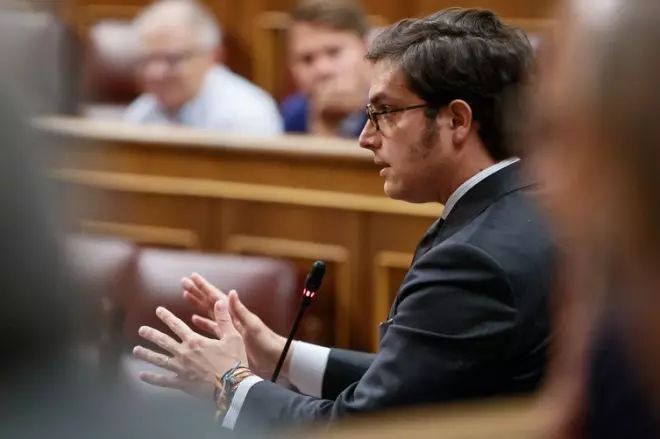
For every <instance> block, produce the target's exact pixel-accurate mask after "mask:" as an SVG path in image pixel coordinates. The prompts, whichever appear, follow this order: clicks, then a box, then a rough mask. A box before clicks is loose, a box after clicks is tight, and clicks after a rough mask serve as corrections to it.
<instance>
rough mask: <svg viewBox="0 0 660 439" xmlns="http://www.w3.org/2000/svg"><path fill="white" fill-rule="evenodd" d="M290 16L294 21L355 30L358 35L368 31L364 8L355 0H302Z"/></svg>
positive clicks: (363, 34) (365, 34) (362, 35)
mask: <svg viewBox="0 0 660 439" xmlns="http://www.w3.org/2000/svg"><path fill="white" fill-rule="evenodd" d="M291 16H292V18H293V22H294V23H300V22H308V23H318V24H323V25H325V26H328V27H330V28H332V29H338V30H345V31H351V32H355V33H356V34H358V35H359V36H360V37H366V36H367V34H368V32H369V25H368V24H367V18H366V16H365V13H364V10H363V9H362V7H361V6H360V4H359V3H358V2H357V1H355V0H302V1H300V2H299V3H298V6H297V7H296V9H294V11H293V13H292V14H291Z"/></svg>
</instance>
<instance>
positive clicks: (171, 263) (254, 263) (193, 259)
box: [124, 249, 300, 344]
mask: <svg viewBox="0 0 660 439" xmlns="http://www.w3.org/2000/svg"><path fill="white" fill-rule="evenodd" d="M193 272H197V273H199V274H201V275H202V276H204V277H205V278H206V279H208V281H209V282H211V283H212V284H213V285H215V286H216V287H218V288H219V289H221V290H222V291H224V292H225V293H228V292H229V291H230V290H232V289H235V290H236V291H238V293H239V296H240V298H241V300H242V301H243V303H245V305H246V306H247V307H248V308H250V309H251V310H252V311H253V312H254V313H255V314H257V315H259V316H260V317H261V318H262V319H263V320H264V322H266V323H267V324H268V326H270V327H271V328H272V329H273V330H274V331H276V332H278V333H280V334H286V333H287V331H288V329H289V327H290V326H291V324H292V323H293V319H294V318H295V312H296V310H297V305H298V300H299V298H300V296H299V294H298V291H297V288H296V285H297V282H298V277H297V274H296V270H295V268H294V267H293V266H292V265H291V264H290V263H288V262H285V261H280V260H275V259H271V258H260V257H248V256H234V255H218V254H205V253H194V252H182V251H176V250H160V249H143V250H140V252H139V256H138V258H137V262H136V273H135V276H136V288H137V291H136V294H135V296H134V297H131V298H127V301H126V320H125V325H124V333H125V337H126V341H127V342H128V343H133V344H134V343H136V342H139V341H140V340H141V339H139V338H138V336H137V331H138V328H139V327H140V326H142V325H148V326H152V327H155V328H158V329H160V330H163V331H168V330H167V329H166V326H165V325H163V324H162V323H161V322H160V320H159V319H158V318H157V317H156V315H155V311H156V307H158V306H164V307H166V308H168V309H169V310H170V311H172V312H173V313H174V314H176V315H177V316H179V317H180V318H182V319H183V320H184V321H186V322H190V317H191V316H192V314H193V313H194V312H198V311H197V310H195V309H193V308H192V307H190V306H189V305H188V304H187V302H185V301H184V300H183V298H182V295H181V282H180V281H181V278H182V277H184V276H190V274H191V273H193Z"/></svg>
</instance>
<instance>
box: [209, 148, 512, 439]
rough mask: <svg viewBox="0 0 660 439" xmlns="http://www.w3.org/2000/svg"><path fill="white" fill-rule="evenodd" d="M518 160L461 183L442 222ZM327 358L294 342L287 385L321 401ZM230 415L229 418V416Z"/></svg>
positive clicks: (229, 423) (237, 403)
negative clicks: (470, 193)
mask: <svg viewBox="0 0 660 439" xmlns="http://www.w3.org/2000/svg"><path fill="white" fill-rule="evenodd" d="M519 160H520V159H519V158H517V157H513V158H510V159H507V160H503V161H501V162H498V163H496V164H494V165H492V166H489V167H488V168H486V169H484V170H482V171H480V172H479V173H477V174H475V175H473V176H472V177H471V178H469V179H468V180H466V181H465V182H463V184H461V185H460V186H459V187H458V188H457V189H456V190H455V191H454V192H453V193H452V194H451V196H450V197H449V199H448V200H447V203H446V204H445V208H444V210H443V211H442V218H443V219H447V216H448V215H449V213H450V212H451V211H452V210H453V208H454V206H456V203H458V200H460V199H461V198H462V197H463V196H464V195H465V194H466V193H468V191H469V190H470V189H472V188H473V187H475V186H476V185H477V184H478V183H479V182H481V181H483V180H484V179H486V177H488V176H490V175H492V174H494V173H496V172H497V171H500V170H501V169H504V168H506V167H507V166H509V165H511V164H513V163H515V162H517V161H519ZM329 357H330V348H326V347H323V346H317V345H314V344H310V343H305V342H302V341H296V342H293V343H292V346H291V365H290V370H289V377H288V378H289V381H291V383H292V384H293V385H294V386H296V388H297V389H298V390H299V391H300V392H301V393H304V394H305V395H309V396H313V397H315V398H321V396H322V389H323V376H324V375H325V369H326V367H327V365H328V358H329ZM251 378H252V379H251V380H250V381H249V382H248V380H247V379H246V380H244V381H243V382H241V384H239V385H238V389H237V390H236V394H235V395H234V399H233V400H232V403H231V406H230V408H229V411H228V412H227V416H225V419H224V421H223V423H222V426H223V427H227V428H230V429H233V428H234V425H235V423H236V420H237V419H238V414H239V413H240V410H241V407H242V406H243V403H244V402H245V398H246V397H247V394H248V391H249V390H250V388H251V387H252V386H253V385H255V384H256V383H258V382H260V381H262V379H261V378H258V377H251ZM230 413H231V414H232V416H231V418H230V417H229V414H230Z"/></svg>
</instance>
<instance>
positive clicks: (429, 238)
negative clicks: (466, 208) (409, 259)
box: [413, 218, 445, 262]
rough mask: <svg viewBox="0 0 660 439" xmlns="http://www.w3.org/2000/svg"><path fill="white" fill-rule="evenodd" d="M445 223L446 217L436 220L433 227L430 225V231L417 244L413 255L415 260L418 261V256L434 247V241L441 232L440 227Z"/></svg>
mask: <svg viewBox="0 0 660 439" xmlns="http://www.w3.org/2000/svg"><path fill="white" fill-rule="evenodd" d="M444 223H445V220H444V218H439V219H438V220H437V221H436V222H434V223H433V224H432V225H431V227H429V229H428V231H427V232H426V234H425V235H424V237H423V238H422V240H421V241H420V242H419V245H417V249H416V250H415V256H414V257H413V262H414V261H416V260H417V259H418V258H420V257H421V256H423V255H424V253H426V252H427V251H429V250H431V248H432V247H433V242H434V241H435V238H436V237H437V236H438V233H439V232H440V229H441V228H442V225H443V224H444Z"/></svg>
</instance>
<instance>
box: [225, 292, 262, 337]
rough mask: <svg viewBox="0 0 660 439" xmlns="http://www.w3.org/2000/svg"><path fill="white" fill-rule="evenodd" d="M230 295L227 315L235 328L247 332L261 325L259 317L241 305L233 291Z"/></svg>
mask: <svg viewBox="0 0 660 439" xmlns="http://www.w3.org/2000/svg"><path fill="white" fill-rule="evenodd" d="M232 293H233V294H232ZM232 293H230V294H229V313H230V314H231V317H232V319H233V320H234V323H236V327H237V328H239V327H240V328H243V329H245V330H249V329H253V328H257V327H258V326H259V325H260V324H262V323H261V320H260V319H259V317H257V316H256V315H255V314H254V313H252V311H250V310H249V309H247V307H246V306H245V305H243V302H241V299H239V298H238V294H236V292H235V291H233V292H232ZM241 332H242V331H241Z"/></svg>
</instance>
